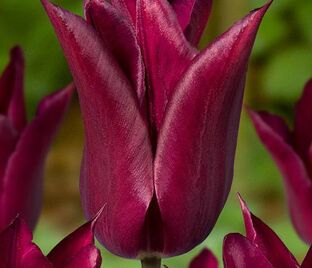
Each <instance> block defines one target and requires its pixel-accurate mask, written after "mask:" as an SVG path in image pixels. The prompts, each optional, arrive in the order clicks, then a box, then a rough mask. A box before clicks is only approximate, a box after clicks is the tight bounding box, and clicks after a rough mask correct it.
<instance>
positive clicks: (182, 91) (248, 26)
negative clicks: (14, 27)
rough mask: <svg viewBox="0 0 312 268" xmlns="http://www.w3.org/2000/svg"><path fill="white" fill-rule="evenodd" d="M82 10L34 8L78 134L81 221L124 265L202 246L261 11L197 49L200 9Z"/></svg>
mask: <svg viewBox="0 0 312 268" xmlns="http://www.w3.org/2000/svg"><path fill="white" fill-rule="evenodd" d="M170 2H171V4H170V3H169V2H168V1H166V0H137V1H131V0H112V1H111V3H109V2H108V1H105V0H89V1H85V15H86V20H84V19H83V18H81V17H79V16H76V15H74V14H72V13H70V12H68V11H66V10H63V9H61V8H59V7H57V6H54V5H52V4H51V3H50V2H49V1H48V0H42V3H43V5H44V7H45V9H46V12H47V14H48V16H49V17H50V20H51V22H52V24H53V27H54V29H55V31H56V34H57V36H58V38H59V41H60V43H61V45H62V48H63V50H64V54H65V57H66V59H67V61H68V64H69V67H70V70H71V72H72V75H73V78H74V81H75V84H76V86H77V89H78V94H79V98H80V104H81V110H82V116H83V120H84V127H85V151H84V158H83V162H82V171H81V187H80V189H81V196H82V203H83V207H84V211H85V215H86V216H87V218H88V219H90V218H92V217H93V216H94V214H95V213H96V211H98V209H99V208H100V207H102V206H103V204H107V206H106V208H105V212H104V213H103V214H102V216H101V217H100V218H99V223H98V225H97V226H96V236H97V238H98V239H99V240H100V242H101V243H102V244H103V245H105V247H106V248H107V249H108V250H110V251H111V252H113V253H115V254H117V255H119V256H123V257H128V258H140V259H144V258H149V257H156V258H161V257H170V256H175V255H179V254H182V253H185V252H187V251H189V250H191V249H192V248H193V247H194V246H196V245H198V244H199V243H200V242H202V241H203V240H204V239H205V238H206V237H207V235H208V234H209V233H210V231H211V229H212V228H213V226H214V224H215V222H216V220H217V218H218V216H219V214H220V212H221V210H222V208H223V206H224V203H225V201H226V199H227V196H228V193H229V190H230V186H231V182H232V176H233V161H234V153H235V147H236V142H237V129H238V123H239V117H240V111H241V104H242V96H243V89H244V84H245V76H246V70H247V63H248V58H249V55H250V52H251V49H252V45H253V43H254V40H255V37H256V33H257V30H258V27H259V24H260V22H261V20H262V17H263V15H264V14H265V12H266V10H267V8H268V7H269V5H270V2H269V3H268V4H266V5H265V6H264V7H262V8H260V9H257V10H255V11H253V12H251V13H250V14H249V15H247V16H246V17H245V18H243V19H242V20H240V21H238V22H237V23H236V24H234V26H233V27H231V28H230V29H229V30H228V31H227V32H226V33H224V34H223V35H221V36H220V37H219V38H217V39H216V40H215V41H214V42H212V43H211V44H209V46H208V47H207V48H206V49H204V50H203V51H198V50H197V49H196V48H195V47H194V46H193V45H194V44H197V43H198V40H199V36H200V34H201V33H202V30H203V28H204V25H205V23H206V20H207V18H208V15H209V12H210V5H211V3H210V1H207V0H197V1H194V0H186V1H182V0H176V1H170Z"/></svg>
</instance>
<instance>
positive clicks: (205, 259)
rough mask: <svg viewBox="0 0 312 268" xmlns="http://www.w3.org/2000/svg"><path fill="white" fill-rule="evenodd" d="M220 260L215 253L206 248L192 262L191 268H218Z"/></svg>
mask: <svg viewBox="0 0 312 268" xmlns="http://www.w3.org/2000/svg"><path fill="white" fill-rule="evenodd" d="M218 266H219V265H218V260H217V258H216V257H215V256H214V255H213V253H212V252H211V251H210V250H209V249H207V248H205V249H203V250H202V252H201V253H200V254H198V255H197V256H196V257H195V258H194V259H193V260H192V262H191V263H190V266H189V268H218Z"/></svg>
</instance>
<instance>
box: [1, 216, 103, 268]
mask: <svg viewBox="0 0 312 268" xmlns="http://www.w3.org/2000/svg"><path fill="white" fill-rule="evenodd" d="M95 221H96V219H94V220H92V221H90V222H87V223H86V224H84V225H82V226H81V227H79V228H78V229H77V230H76V231H74V232H73V233H71V234H70V235H68V236H67V237H65V238H64V239H63V240H62V241H61V242H60V243H59V244H57V245H56V246H55V247H54V248H53V249H52V251H51V252H50V253H49V254H48V255H47V256H44V255H43V253H42V252H41V250H40V248H39V247H38V246H37V245H36V244H34V243H33V242H32V233H31V231H30V230H29V228H28V226H27V224H26V222H25V221H24V220H22V219H21V218H20V217H17V218H16V219H15V220H14V221H13V222H12V223H11V224H10V225H9V226H8V227H7V228H6V229H5V230H3V231H2V232H1V233H0V260H1V263H0V268H7V267H10V268H38V267H40V268H53V267H55V268H63V267H64V268H65V267H66V268H80V267H81V268H99V267H101V262H102V259H101V254H100V252H99V250H98V249H97V248H96V247H95V246H94V238H93V228H94V225H95Z"/></svg>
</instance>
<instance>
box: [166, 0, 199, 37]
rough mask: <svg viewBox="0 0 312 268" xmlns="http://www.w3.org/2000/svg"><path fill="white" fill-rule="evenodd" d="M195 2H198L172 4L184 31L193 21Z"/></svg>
mask: <svg viewBox="0 0 312 268" xmlns="http://www.w3.org/2000/svg"><path fill="white" fill-rule="evenodd" d="M195 2H196V0H173V1H171V2H170V4H171V6H172V8H173V10H174V12H175V13H176V16H177V18H178V21H179V23H180V26H181V28H182V30H183V31H184V30H185V28H186V27H187V26H188V25H189V23H190V21H191V16H192V11H193V8H194V5H195Z"/></svg>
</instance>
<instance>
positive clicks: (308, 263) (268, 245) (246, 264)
mask: <svg viewBox="0 0 312 268" xmlns="http://www.w3.org/2000/svg"><path fill="white" fill-rule="evenodd" d="M240 202H241V208H242V212H243V217H244V222H245V229H246V237H244V236H243V235H241V234H238V233H233V234H229V235H227V236H226V237H225V239H224V244H223V262H224V268H250V267H253V268H299V267H301V268H310V267H312V247H311V248H310V250H309V251H308V253H307V255H306V257H305V259H304V261H303V263H302V264H301V266H300V265H299V264H298V262H297V261H296V259H295V257H294V256H293V255H292V254H291V253H290V251H289V250H288V249H287V247H286V246H285V245H284V243H283V242H282V241H281V240H280V238H279V237H278V236H277V235H276V234H275V233H274V231H273V230H272V229H271V228H270V227H269V226H267V225H266V224H265V223H264V222H263V221H261V220H260V219H259V218H257V217H256V216H255V215H253V214H252V213H251V212H250V211H249V209H248V207H247V205H246V203H245V202H244V201H243V200H242V199H241V198H240Z"/></svg>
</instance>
